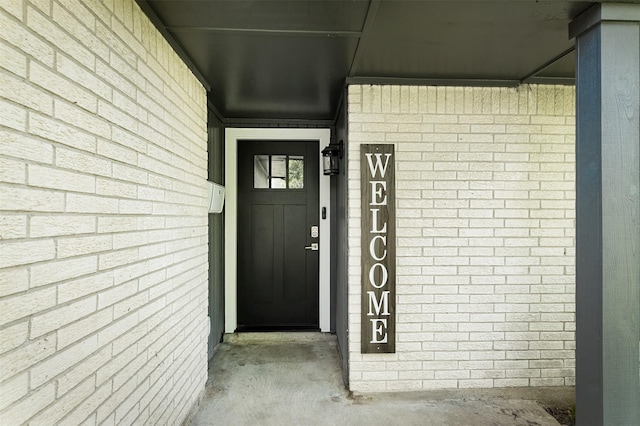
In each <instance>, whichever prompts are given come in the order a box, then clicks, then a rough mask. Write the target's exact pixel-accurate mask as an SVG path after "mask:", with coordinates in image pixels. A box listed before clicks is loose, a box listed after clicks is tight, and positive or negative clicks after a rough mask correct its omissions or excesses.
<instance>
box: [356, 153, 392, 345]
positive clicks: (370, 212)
mask: <svg viewBox="0 0 640 426" xmlns="http://www.w3.org/2000/svg"><path fill="white" fill-rule="evenodd" d="M360 169H361V172H360V173H361V178H362V180H361V182H362V189H361V191H362V304H361V306H362V308H361V312H362V313H361V323H362V327H361V331H362V336H361V347H360V351H361V353H393V352H395V350H396V217H395V201H396V200H395V197H396V194H395V157H394V150H393V145H389V144H385V145H361V147H360Z"/></svg>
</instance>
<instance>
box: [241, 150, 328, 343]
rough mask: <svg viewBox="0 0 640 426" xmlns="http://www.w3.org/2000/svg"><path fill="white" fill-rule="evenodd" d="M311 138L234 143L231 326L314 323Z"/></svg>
mask: <svg viewBox="0 0 640 426" xmlns="http://www.w3.org/2000/svg"><path fill="white" fill-rule="evenodd" d="M318 162H319V157H318V142H307V141H302V142H271V141H269V142H265V141H240V142H239V143H238V330H240V331H242V330H245V331H246V330H282V329H318V325H319V323H318V260H319V253H320V252H319V251H318V243H319V240H318V225H319V223H318V179H319V165H318Z"/></svg>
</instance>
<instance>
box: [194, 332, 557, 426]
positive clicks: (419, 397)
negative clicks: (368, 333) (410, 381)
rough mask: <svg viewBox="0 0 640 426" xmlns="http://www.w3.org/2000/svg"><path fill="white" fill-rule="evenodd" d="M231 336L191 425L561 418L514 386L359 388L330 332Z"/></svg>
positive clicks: (532, 425) (526, 424)
mask: <svg viewBox="0 0 640 426" xmlns="http://www.w3.org/2000/svg"><path fill="white" fill-rule="evenodd" d="M225 340H226V341H225V343H221V344H220V345H219V347H218V349H217V352H216V353H215V355H214V356H213V358H212V360H211V363H210V369H209V380H208V383H207V388H206V393H205V397H204V399H203V401H202V402H201V404H200V407H199V410H198V412H197V413H196V414H195V416H194V417H193V418H192V420H191V423H190V425H192V426H205V425H206V426H209V425H438V426H444V425H452V426H453V425H456V426H457V425H473V426H484V425H491V426H499V425H504V426H507V425H510V426H511V425H523V426H557V425H558V423H557V422H556V421H555V419H554V418H553V417H551V416H550V415H549V414H547V413H546V412H545V410H544V409H543V408H542V407H541V406H540V405H539V404H538V403H536V402H535V401H532V400H527V399H516V398H520V396H518V395H517V392H516V393H515V394H514V393H512V390H509V395H508V396H505V393H504V390H502V392H500V391H498V390H482V389H480V390H474V391H466V390H465V391H462V390H452V391H442V392H412V393H392V394H389V393H385V394H368V395H359V396H353V395H352V394H351V393H350V392H349V391H348V390H347V389H346V388H345V387H344V384H343V382H342V371H341V362H340V358H339V355H338V351H337V348H336V341H335V337H334V336H331V335H326V334H320V333H316V334H312V333H291V334H289V333H262V334H253V333H247V334H240V335H233V336H226V337H225ZM536 392H543V390H536ZM560 392H562V390H560ZM534 398H535V396H534ZM536 399H538V400H539V399H540V398H536Z"/></svg>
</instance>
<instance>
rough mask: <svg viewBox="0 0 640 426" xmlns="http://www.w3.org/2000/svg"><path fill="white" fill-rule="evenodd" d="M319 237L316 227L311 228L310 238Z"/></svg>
mask: <svg viewBox="0 0 640 426" xmlns="http://www.w3.org/2000/svg"><path fill="white" fill-rule="evenodd" d="M319 235H320V233H319V231H318V226H317V225H315V226H312V227H311V238H318V236H319Z"/></svg>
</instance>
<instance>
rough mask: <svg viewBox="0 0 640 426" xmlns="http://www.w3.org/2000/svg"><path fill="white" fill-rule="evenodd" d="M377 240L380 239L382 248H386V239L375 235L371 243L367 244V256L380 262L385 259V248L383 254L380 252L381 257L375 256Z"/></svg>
mask: <svg viewBox="0 0 640 426" xmlns="http://www.w3.org/2000/svg"><path fill="white" fill-rule="evenodd" d="M377 239H381V240H382V244H383V247H386V246H387V237H383V236H382V235H376V236H375V237H373V238H372V239H371V242H370V243H369V254H370V255H371V257H372V258H373V259H374V260H377V261H381V260H383V259H384V258H385V257H387V249H386V248H385V249H384V252H382V256H380V257H378V256H376V247H375V246H376V240H377Z"/></svg>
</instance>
